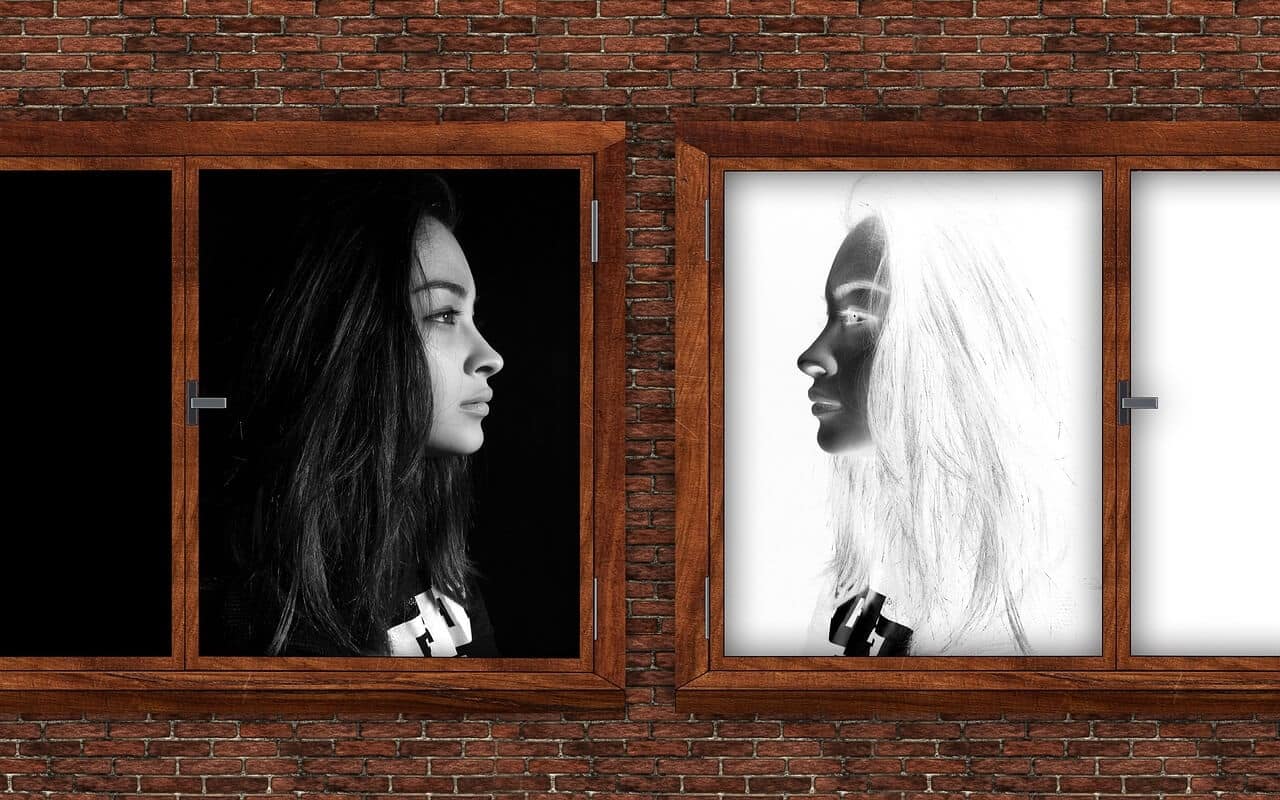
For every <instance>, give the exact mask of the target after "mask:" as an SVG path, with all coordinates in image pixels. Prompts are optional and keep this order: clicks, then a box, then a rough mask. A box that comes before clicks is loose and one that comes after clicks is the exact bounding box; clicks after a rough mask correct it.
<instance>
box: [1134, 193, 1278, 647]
mask: <svg viewBox="0 0 1280 800" xmlns="http://www.w3.org/2000/svg"><path fill="white" fill-rule="evenodd" d="M1132 186H1133V200H1132V209H1133V212H1132V217H1133V234H1132V248H1133V266H1132V271H1133V272H1132V293H1133V299H1132V305H1131V307H1132V312H1133V317H1132V320H1133V350H1132V365H1133V370H1132V375H1133V382H1132V391H1133V393H1134V394H1135V395H1157V396H1159V398H1160V408H1159V409H1158V410H1156V411H1135V412H1134V414H1133V420H1132V424H1133V438H1132V442H1133V449H1132V459H1133V460H1132V476H1131V480H1130V484H1131V497H1132V539H1133V542H1132V549H1131V554H1132V564H1133V566H1132V591H1133V596H1132V606H1131V607H1132V615H1133V616H1132V631H1133V632H1132V642H1131V644H1132V651H1133V653H1134V654H1135V655H1176V656H1197V655H1222V656H1229V655H1237V656H1248V655H1280V604H1278V603H1277V600H1276V594H1275V573H1276V565H1277V564H1280V522H1277V516H1276V513H1275V509H1274V498H1275V493H1276V485H1277V479H1280V469H1278V468H1277V466H1276V464H1277V461H1276V453H1277V451H1280V416H1277V415H1276V413H1275V411H1274V404H1275V402H1276V398H1277V397H1278V396H1280V366H1278V365H1280V352H1278V351H1280V347H1277V345H1278V344H1280V337H1278V336H1277V333H1276V324H1275V320H1276V302H1277V298H1280V248H1277V246H1276V226H1277V224H1280V172H1273V171H1272V172H1267V171H1257V172H1225V171H1223V172H1159V171H1144V172H1134V173H1133V180H1132ZM1232 287H1236V288H1237V289H1239V291H1235V292H1234V293H1233V294H1232V295H1231V298H1230V302H1227V299H1226V292H1227V290H1228V289H1231V288H1232Z"/></svg>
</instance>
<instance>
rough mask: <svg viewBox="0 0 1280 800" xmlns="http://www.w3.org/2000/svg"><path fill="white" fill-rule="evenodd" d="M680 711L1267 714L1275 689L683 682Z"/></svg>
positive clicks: (821, 715)
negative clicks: (788, 687) (786, 686)
mask: <svg viewBox="0 0 1280 800" xmlns="http://www.w3.org/2000/svg"><path fill="white" fill-rule="evenodd" d="M676 709H677V710H678V711H680V712H681V713H714V714H718V715H721V714H722V715H750V714H780V715H786V716H787V717H793V716H794V717H799V718H802V719H805V720H819V719H825V718H847V717H865V716H869V715H872V714H875V715H877V716H879V717H881V718H882V719H884V718H888V719H892V717H893V715H895V714H908V715H911V717H912V718H916V717H917V716H918V715H920V714H940V713H941V714H952V715H965V716H972V717H976V718H987V717H990V716H991V715H993V714H1022V713H1030V714H1051V715H1059V714H1061V713H1062V712H1063V710H1064V709H1070V711H1071V712H1072V713H1073V714H1076V715H1080V714H1105V715H1111V714H1143V715H1148V714H1150V715H1167V716H1169V717H1172V718H1178V719H1182V718H1185V717H1186V716H1188V715H1198V714H1213V715H1230V714H1237V715H1238V714H1254V713H1257V714H1273V713H1275V712H1277V711H1280V693H1277V692H1195V691H1186V690H1176V689H1175V690H1169V691H1095V690H1069V691H1056V692H1055V691H990V690H982V689H959V690H955V691H892V692H886V691H834V690H830V689H817V690H813V691H805V692H794V691H776V692H771V691H756V690H743V689H733V690H719V689H705V690H704V689H697V688H691V687H685V688H683V689H681V690H680V691H679V692H677V694H676Z"/></svg>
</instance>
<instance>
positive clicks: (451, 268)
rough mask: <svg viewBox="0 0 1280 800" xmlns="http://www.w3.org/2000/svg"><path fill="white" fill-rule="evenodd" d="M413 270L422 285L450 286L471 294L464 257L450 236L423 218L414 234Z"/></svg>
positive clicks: (472, 287)
mask: <svg viewBox="0 0 1280 800" xmlns="http://www.w3.org/2000/svg"><path fill="white" fill-rule="evenodd" d="M414 254H415V255H416V258H415V259H414V262H415V267H416V268H417V269H418V270H420V271H421V272H420V277H421V280H422V281H424V282H426V283H435V284H442V283H450V284H456V285H458V286H461V287H463V288H464V289H465V290H466V294H469V295H471V294H474V293H475V281H474V279H473V277H472V275H471V267H470V265H469V264H468V263H467V257H466V254H465V253H463V252H462V246H461V245H459V244H458V240H457V238H455V237H454V235H453V233H452V232H451V231H450V230H449V229H448V228H446V227H445V226H444V224H443V223H441V222H440V221H439V220H437V219H436V218H434V217H423V219H422V221H421V222H419V223H418V227H417V230H416V231H415V232H414Z"/></svg>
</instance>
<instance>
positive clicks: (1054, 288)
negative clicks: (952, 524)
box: [724, 172, 1280, 655]
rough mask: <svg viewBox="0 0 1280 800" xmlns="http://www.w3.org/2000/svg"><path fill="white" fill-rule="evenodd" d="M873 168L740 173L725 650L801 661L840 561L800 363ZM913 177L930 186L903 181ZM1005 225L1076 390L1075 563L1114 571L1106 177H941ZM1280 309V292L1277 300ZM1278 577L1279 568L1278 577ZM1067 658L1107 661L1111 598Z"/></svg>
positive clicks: (1088, 570)
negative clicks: (1106, 406)
mask: <svg viewBox="0 0 1280 800" xmlns="http://www.w3.org/2000/svg"><path fill="white" fill-rule="evenodd" d="M860 174H861V173H853V172H843V173H842V172H730V173H726V174H725V226H724V230H725V433H724V438H725V654H726V655H794V654H798V653H801V652H802V645H803V642H804V639H805V633H806V629H807V627H808V624H809V621H810V618H811V615H812V613H813V609H814V604H815V602H816V597H817V591H818V583H819V577H820V574H821V572H822V570H823V568H824V566H825V564H826V562H827V559H828V558H829V550H830V544H831V535H830V532H829V530H828V528H827V518H826V491H827V478H826V473H825V464H826V463H827V460H828V458H829V457H828V456H826V455H825V454H824V453H823V452H822V451H821V450H819V448H818V445H817V442H816V439H815V434H816V432H817V421H816V420H815V419H814V418H813V416H812V415H811V414H810V410H809V409H810V403H809V400H808V398H807V396H806V393H807V392H808V389H809V387H810V385H811V384H812V380H811V379H810V378H808V377H806V376H805V375H804V374H802V373H801V372H800V371H799V369H798V368H797V367H796V360H797V358H798V357H799V355H800V353H801V352H802V351H803V350H804V349H805V348H806V347H807V346H808V345H809V344H810V342H812V341H813V339H814V337H815V336H817V334H818V332H819V331H820V330H821V328H822V326H823V324H824V323H825V319H826V306H825V301H824V298H823V289H824V286H825V282H826V277H827V271H828V269H829V268H830V266H831V261H832V258H833V256H834V255H835V253H836V250H837V249H838V248H839V246H840V243H841V241H843V239H844V236H845V234H846V233H847V232H848V227H847V224H846V215H845V209H846V206H847V204H848V201H849V196H850V189H851V187H852V185H853V182H854V180H855V179H856V178H857V177H858V176H859V175H860ZM897 175H898V177H899V178H900V179H901V180H904V181H911V180H919V179H920V178H921V177H925V176H924V175H922V174H920V173H898V174H897ZM929 175H930V176H931V177H930V179H931V180H939V179H942V180H943V181H945V182H946V183H947V184H948V185H949V186H950V188H952V189H954V190H955V191H957V192H959V193H960V194H961V195H965V196H967V197H968V198H969V199H970V200H971V201H972V202H976V203H982V204H984V206H985V208H986V209H987V210H990V211H991V212H993V213H994V214H995V215H996V216H997V217H998V219H999V220H1000V221H1001V223H1002V225H1001V227H1000V228H999V230H1001V231H1002V232H1003V233H1002V235H1001V237H1000V242H1001V245H1002V246H1003V249H1004V252H1005V254H1006V256H1007V257H1008V259H1009V262H1010V269H1011V272H1012V273H1013V274H1014V276H1015V278H1017V279H1020V280H1022V281H1023V282H1024V283H1025V285H1026V286H1027V287H1028V288H1029V289H1030V291H1031V292H1032V295H1033V297H1034V299H1035V301H1036V304H1037V306H1038V308H1039V310H1040V313H1041V314H1042V316H1043V317H1044V319H1045V322H1046V324H1047V325H1048V328H1049V342H1050V346H1051V347H1052V348H1053V350H1054V353H1055V355H1056V357H1057V361H1058V364H1059V366H1060V368H1061V369H1062V376H1061V377H1062V380H1061V382H1062V385H1063V386H1064V388H1065V389H1066V390H1067V392H1068V396H1067V397H1065V398H1063V401H1064V402H1063V403H1062V408H1063V411H1064V412H1065V414H1066V420H1065V421H1066V425H1067V431H1068V432H1069V433H1070V435H1068V436H1067V437H1066V440H1067V441H1068V442H1069V443H1070V447H1071V449H1070V450H1069V452H1066V453H1064V456H1065V458H1066V463H1067V469H1068V471H1069V474H1071V476H1072V477H1073V478H1075V480H1076V484H1077V485H1076V487H1075V494H1074V495H1073V496H1071V497H1069V498H1064V500H1063V503H1062V508H1061V509H1058V510H1059V512H1060V513H1064V514H1065V515H1066V516H1067V521H1068V530H1072V531H1076V532H1078V538H1077V539H1075V540H1074V545H1075V546H1074V549H1073V550H1072V551H1070V553H1069V556H1068V557H1069V560H1070V561H1071V563H1069V564H1064V570H1070V571H1071V572H1073V573H1078V574H1081V575H1086V576H1092V579H1093V580H1094V581H1096V580H1097V578H1098V577H1099V576H1100V573H1101V513H1102V512H1101V480H1102V479H1101V393H1100V392H1101V388H1100V383H1101V369H1102V367H1101V348H1102V330H1101V329H1102V323H1101V319H1102V315H1101V305H1102V289H1101V286H1102V275H1101V272H1102V263H1101V253H1102V193H1101V185H1102V180H1101V174H1100V173H1097V172H1073V173H1055V172H1009V173H1000V172H986V173H979V172H964V173H930V174H929ZM1269 299H1270V300H1271V301H1272V302H1275V301H1276V300H1278V299H1280V297H1277V295H1276V294H1275V293H1274V292H1273V293H1272V294H1271V295H1270V296H1269ZM1273 569H1274V568H1273ZM1081 614H1082V615H1083V617H1084V618H1083V619H1082V620H1081V625H1080V628H1079V633H1078V634H1077V635H1074V636H1069V637H1067V638H1066V639H1064V640H1063V641H1061V642H1060V644H1061V645H1062V647H1063V648H1064V652H1073V653H1079V654H1094V653H1097V652H1098V651H1099V650H1098V648H1099V647H1100V630H1101V604H1100V595H1097V594H1094V595H1092V596H1091V597H1090V598H1088V602H1086V603H1085V604H1084V605H1083V607H1082V608H1081Z"/></svg>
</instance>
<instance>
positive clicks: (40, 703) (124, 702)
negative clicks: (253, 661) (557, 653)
mask: <svg viewBox="0 0 1280 800" xmlns="http://www.w3.org/2000/svg"><path fill="white" fill-rule="evenodd" d="M622 706H623V694H622V690H621V689H618V688H617V687H614V686H608V687H600V688H590V689H576V690H575V689H565V688H562V687H560V686H558V685H548V686H544V687H534V688H530V689H524V690H517V689H474V688H464V689H421V690H413V691H408V690H406V691H369V690H363V689H361V690H358V691H336V692H335V691H294V692H288V691H263V690H259V689H251V690H243V691H241V690H225V691H190V690H176V691H169V690H166V691H161V692H140V691H31V692H24V693H22V694H20V695H18V694H15V693H12V692H0V712H6V713H15V712H16V713H22V712H31V711H32V710H33V709H37V710H38V711H39V712H40V713H51V712H70V713H115V712H121V713H123V712H144V711H145V712H152V713H156V712H165V713H182V714H187V713H209V712H215V713H219V714H244V715H254V714H259V713H271V714H287V715H291V716H300V717H306V718H310V717H312V716H314V715H316V714H338V713H347V714H367V713H388V714H398V713H412V712H432V713H440V714H450V715H453V714H463V713H527V712H555V713H559V712H564V711H577V712H592V713H595V714H605V715H614V714H619V713H621V710H622Z"/></svg>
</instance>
